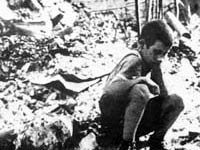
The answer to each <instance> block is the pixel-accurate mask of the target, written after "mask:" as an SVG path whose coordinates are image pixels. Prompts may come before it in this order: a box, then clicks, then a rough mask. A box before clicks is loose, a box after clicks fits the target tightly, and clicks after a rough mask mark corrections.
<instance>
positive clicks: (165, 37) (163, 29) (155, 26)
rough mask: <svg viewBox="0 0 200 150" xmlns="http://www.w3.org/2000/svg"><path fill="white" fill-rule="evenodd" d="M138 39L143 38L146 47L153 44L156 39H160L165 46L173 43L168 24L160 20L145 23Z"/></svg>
mask: <svg viewBox="0 0 200 150" xmlns="http://www.w3.org/2000/svg"><path fill="white" fill-rule="evenodd" d="M140 39H144V40H145V43H146V44H147V47H149V46H151V45H153V44H154V43H155V41H156V40H160V41H161V42H163V43H164V45H165V46H169V47H170V46H171V45H172V43H173V38H172V34H171V33H170V30H169V26H168V25H167V24H166V23H164V22H163V21H162V20H154V21H150V22H148V23H146V24H145V25H144V27H143V28H142V32H141V36H140Z"/></svg>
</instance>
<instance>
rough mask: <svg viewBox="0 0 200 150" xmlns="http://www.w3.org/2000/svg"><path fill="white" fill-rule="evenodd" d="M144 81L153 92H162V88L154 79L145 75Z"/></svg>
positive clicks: (155, 93) (157, 93)
mask: <svg viewBox="0 0 200 150" xmlns="http://www.w3.org/2000/svg"><path fill="white" fill-rule="evenodd" d="M144 82H145V83H146V84H147V86H148V87H149V90H150V92H151V93H152V94H154V95H159V94H160V88H159V86H158V85H157V84H156V83H155V82H154V81H153V80H151V79H150V78H147V77H145V80H144Z"/></svg>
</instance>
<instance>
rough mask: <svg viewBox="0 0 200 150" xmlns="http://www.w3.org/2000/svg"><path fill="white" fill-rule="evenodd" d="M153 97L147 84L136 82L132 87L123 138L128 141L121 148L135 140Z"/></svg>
mask: <svg viewBox="0 0 200 150" xmlns="http://www.w3.org/2000/svg"><path fill="white" fill-rule="evenodd" d="M152 97H153V95H152V94H151V93H150V91H149V89H148V87H147V85H145V84H136V85H135V86H134V87H133V88H132V89H131V91H130V94H129V99H130V102H129V104H128V106H127V107H126V110H125V115H124V129H123V140H124V141H126V142H125V144H121V145H120V147H119V149H120V150H125V149H127V147H128V145H127V142H132V141H135V134H136V131H137V127H138V124H139V122H140V120H141V117H142V115H143V112H144V108H145V106H146V104H147V102H148V101H149V99H151V98H152Z"/></svg>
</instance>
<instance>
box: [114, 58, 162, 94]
mask: <svg viewBox="0 0 200 150" xmlns="http://www.w3.org/2000/svg"><path fill="white" fill-rule="evenodd" d="M141 72H142V66H141V60H140V59H139V58H138V57H135V56H134V55H133V56H129V57H128V58H127V59H126V61H124V62H123V65H122V69H121V70H120V71H119V72H118V74H117V76H118V77H120V78H121V79H123V80H129V82H130V83H131V85H135V84H138V83H143V84H147V85H148V86H149V88H150V91H151V93H152V94H155V95H157V94H160V90H159V87H158V85H157V84H155V83H154V82H153V81H152V80H151V79H150V78H148V77H146V76H141Z"/></svg>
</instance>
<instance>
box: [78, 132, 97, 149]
mask: <svg viewBox="0 0 200 150" xmlns="http://www.w3.org/2000/svg"><path fill="white" fill-rule="evenodd" d="M97 146H98V144H97V141H96V136H95V134H94V133H92V132H91V133H89V134H88V135H87V136H86V137H84V138H83V139H82V140H81V142H80V143H79V147H80V150H94V149H95V148H96V147H97Z"/></svg>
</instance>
